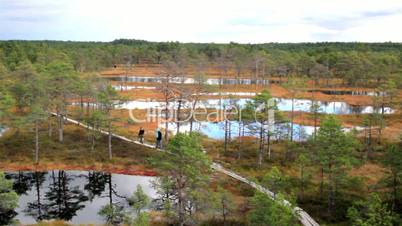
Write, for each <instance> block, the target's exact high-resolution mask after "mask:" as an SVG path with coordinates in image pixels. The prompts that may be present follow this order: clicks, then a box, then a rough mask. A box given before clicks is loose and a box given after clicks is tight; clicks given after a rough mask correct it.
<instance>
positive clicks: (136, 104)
mask: <svg viewBox="0 0 402 226" xmlns="http://www.w3.org/2000/svg"><path fill="white" fill-rule="evenodd" d="M273 99H274V100H275V101H276V103H277V106H278V109H279V110H280V111H291V110H292V99H286V98H273ZM250 100H251V99H250V98H238V99H228V98H222V99H206V100H201V101H199V102H198V103H197V108H213V109H223V108H224V107H225V106H228V105H230V104H236V105H238V106H240V107H242V108H244V107H245V105H246V103H247V101H250ZM316 104H318V105H319V106H320V108H319V112H320V113H326V114H340V115H342V114H367V113H372V112H373V111H375V112H378V113H380V112H381V109H380V108H373V107H372V106H356V105H350V104H348V103H346V102H324V101H316ZM177 105H178V103H177V102H171V103H169V107H170V108H173V109H175V108H177ZM191 105H192V103H191V102H190V101H189V102H187V103H186V106H191ZM311 105H312V101H311V100H308V99H295V100H294V104H293V108H294V111H302V112H311ZM118 108H120V109H148V108H159V109H163V108H165V103H164V102H158V101H145V100H133V101H127V102H125V103H124V104H122V105H120V106H118ZM384 113H385V114H392V113H394V110H393V109H392V108H390V107H385V108H384Z"/></svg>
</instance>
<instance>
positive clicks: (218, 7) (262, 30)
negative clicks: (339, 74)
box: [0, 0, 402, 43]
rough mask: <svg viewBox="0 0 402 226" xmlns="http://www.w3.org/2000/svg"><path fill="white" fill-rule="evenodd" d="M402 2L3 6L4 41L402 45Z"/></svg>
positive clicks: (150, 0)
mask: <svg viewBox="0 0 402 226" xmlns="http://www.w3.org/2000/svg"><path fill="white" fill-rule="evenodd" d="M401 27H402V1H401V0H380V1H379V0H293V1H290V0H243V1H238V0H198V1H193V0H57V1H54V0H0V39H1V40H8V39H35V40H41V39H51V40H80V41H111V40H114V39H117V38H134V39H145V40H150V41H181V42H219V43H222V42H230V41H234V42H240V43H262V42H315V41H364V42H382V41H394V42H402V29H401Z"/></svg>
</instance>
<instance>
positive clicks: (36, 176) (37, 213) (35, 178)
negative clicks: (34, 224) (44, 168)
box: [24, 172, 47, 221]
mask: <svg viewBox="0 0 402 226" xmlns="http://www.w3.org/2000/svg"><path fill="white" fill-rule="evenodd" d="M27 174H29V175H30V176H32V184H34V185H35V194H36V199H35V201H33V202H29V203H28V204H27V206H26V208H25V210H24V212H25V213H26V214H27V215H29V216H31V217H33V218H35V220H36V221H40V220H43V219H44V218H45V216H46V212H45V210H44V206H43V203H42V201H41V187H42V184H43V182H44V181H45V180H46V178H45V175H46V174H47V173H44V172H35V173H27Z"/></svg>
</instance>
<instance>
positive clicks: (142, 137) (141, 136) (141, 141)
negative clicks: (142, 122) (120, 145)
mask: <svg viewBox="0 0 402 226" xmlns="http://www.w3.org/2000/svg"><path fill="white" fill-rule="evenodd" d="M144 134H145V130H144V128H142V127H140V131H139V132H138V140H139V141H140V143H141V144H143V143H144Z"/></svg>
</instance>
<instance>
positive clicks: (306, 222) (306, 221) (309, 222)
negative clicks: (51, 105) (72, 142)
mask: <svg viewBox="0 0 402 226" xmlns="http://www.w3.org/2000/svg"><path fill="white" fill-rule="evenodd" d="M51 114H52V115H54V116H58V115H57V114H56V113H53V112H52V113H51ZM64 120H65V121H67V122H70V123H73V124H76V125H78V126H81V127H84V128H86V129H90V130H95V129H94V128H93V127H91V126H88V125H86V124H84V123H81V122H79V121H77V120H74V119H71V118H67V117H64ZM98 131H99V132H100V133H102V134H105V135H107V134H109V133H108V132H107V131H104V130H98ZM111 135H112V137H114V138H117V139H120V140H123V141H126V142H129V143H134V144H138V145H142V146H144V147H147V148H152V149H156V148H155V146H154V145H151V144H145V143H140V142H139V141H135V140H132V139H129V138H127V137H124V136H120V135H117V134H114V133H112V134H111ZM157 150H159V151H163V150H161V149H157ZM211 168H212V169H213V170H215V171H218V172H220V173H223V174H225V175H228V176H230V177H232V178H234V179H236V180H238V181H241V182H243V183H246V184H248V185H250V186H251V187H253V188H255V189H257V190H258V191H260V192H262V193H264V194H266V195H268V197H270V198H271V199H275V193H273V192H272V191H270V190H268V189H267V188H264V187H262V186H261V185H259V184H257V183H255V182H253V181H250V180H248V179H246V178H244V177H242V176H240V175H238V174H237V173H235V172H233V171H230V170H228V169H225V168H224V167H223V166H222V165H220V164H218V163H215V162H214V163H212V165H211ZM282 204H283V205H287V206H291V204H290V202H289V201H287V200H283V203H282ZM293 211H294V212H295V213H296V215H297V216H298V218H299V220H300V222H301V223H302V225H303V226H319V224H318V223H317V222H316V221H315V220H314V219H313V218H312V217H311V216H310V215H309V214H308V213H307V212H306V211H304V210H303V209H301V208H300V207H297V206H295V207H293Z"/></svg>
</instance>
